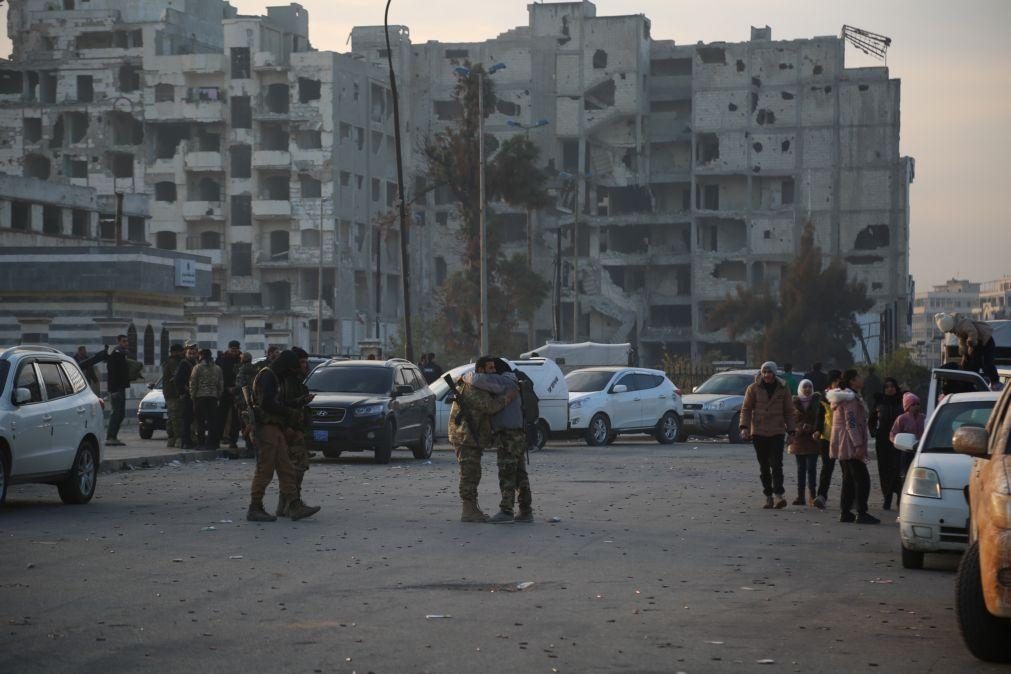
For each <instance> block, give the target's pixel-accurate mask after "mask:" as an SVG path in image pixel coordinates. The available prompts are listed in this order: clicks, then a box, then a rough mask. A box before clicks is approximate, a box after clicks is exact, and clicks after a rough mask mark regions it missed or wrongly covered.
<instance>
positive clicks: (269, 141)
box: [260, 122, 289, 152]
mask: <svg viewBox="0 0 1011 674" xmlns="http://www.w3.org/2000/svg"><path fill="white" fill-rule="evenodd" d="M288 143H289V139H288V129H287V127H286V126H285V125H284V124H279V123H269V122H264V123H262V124H261V125H260V149H261V150H267V151H273V152H287V151H288Z"/></svg>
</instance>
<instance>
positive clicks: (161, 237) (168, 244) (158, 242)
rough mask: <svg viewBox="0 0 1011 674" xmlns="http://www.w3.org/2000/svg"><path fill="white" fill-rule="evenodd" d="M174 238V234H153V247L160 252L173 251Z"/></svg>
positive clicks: (164, 232) (162, 232)
mask: <svg viewBox="0 0 1011 674" xmlns="http://www.w3.org/2000/svg"><path fill="white" fill-rule="evenodd" d="M176 238H177V237H176V233H175V232H168V231H161V232H155V235H154V247H155V248H160V249H161V250H175V249H176V245H177V243H176Z"/></svg>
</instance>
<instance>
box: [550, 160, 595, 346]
mask: <svg viewBox="0 0 1011 674" xmlns="http://www.w3.org/2000/svg"><path fill="white" fill-rule="evenodd" d="M558 175H559V177H561V178H567V179H575V181H576V194H575V198H576V202H575V204H574V207H573V209H572V210H573V217H572V343H573V344H575V343H576V342H577V341H579V216H580V213H581V211H582V205H583V200H582V198H581V195H580V189H579V188H580V186H581V184H582V182H583V181H584V180H586V179H588V178H590V177H591V176H592V174H591V173H577V174H575V175H573V174H571V173H568V172H566V171H559V173H558ZM559 231H560V230H559ZM559 264H561V263H559Z"/></svg>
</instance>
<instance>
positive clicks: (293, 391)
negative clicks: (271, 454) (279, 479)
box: [276, 346, 314, 517]
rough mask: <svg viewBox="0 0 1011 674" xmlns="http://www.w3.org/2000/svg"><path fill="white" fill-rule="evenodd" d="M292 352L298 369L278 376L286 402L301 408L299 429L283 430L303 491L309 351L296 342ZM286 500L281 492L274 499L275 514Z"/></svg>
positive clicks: (284, 509) (306, 467)
mask: <svg viewBox="0 0 1011 674" xmlns="http://www.w3.org/2000/svg"><path fill="white" fill-rule="evenodd" d="M291 350H292V352H293V353H294V354H295V355H296V356H297V357H298V371H297V372H293V371H292V372H288V373H287V374H285V375H284V376H283V377H282V378H281V397H282V399H283V400H284V402H285V404H287V405H290V406H291V407H294V408H296V409H299V410H301V411H302V423H301V424H300V427H299V428H298V429H290V430H289V431H287V432H286V439H287V441H288V457H289V458H290V459H291V467H292V468H294V469H295V486H296V487H297V488H298V492H299V493H301V492H302V480H303V479H304V478H305V473H306V471H307V470H309V448H308V447H307V446H306V444H305V429H306V428H308V427H309V418H308V414H309V407H308V404H309V402H310V401H311V400H312V399H313V397H314V396H313V395H312V394H311V393H309V389H307V388H306V387H305V384H304V383H303V382H304V381H305V378H306V377H308V376H309V354H308V353H306V351H305V350H304V349H300V348H299V347H297V346H295V347H292V349H291ZM288 506H289V503H288V502H287V501H286V500H285V498H284V495H283V494H282V495H280V496H279V497H278V500H277V512H276V514H277V516H278V517H287V516H288Z"/></svg>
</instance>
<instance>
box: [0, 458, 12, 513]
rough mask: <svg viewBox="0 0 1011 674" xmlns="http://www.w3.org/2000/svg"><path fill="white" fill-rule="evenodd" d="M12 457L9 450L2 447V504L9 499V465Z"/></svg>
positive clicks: (0, 472) (0, 465) (0, 496)
mask: <svg viewBox="0 0 1011 674" xmlns="http://www.w3.org/2000/svg"><path fill="white" fill-rule="evenodd" d="M9 460H10V457H8V456H7V451H6V450H5V449H3V448H2V447H0V506H2V505H3V504H4V501H6V500H7V466H8V465H9V464H8V461H9Z"/></svg>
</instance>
